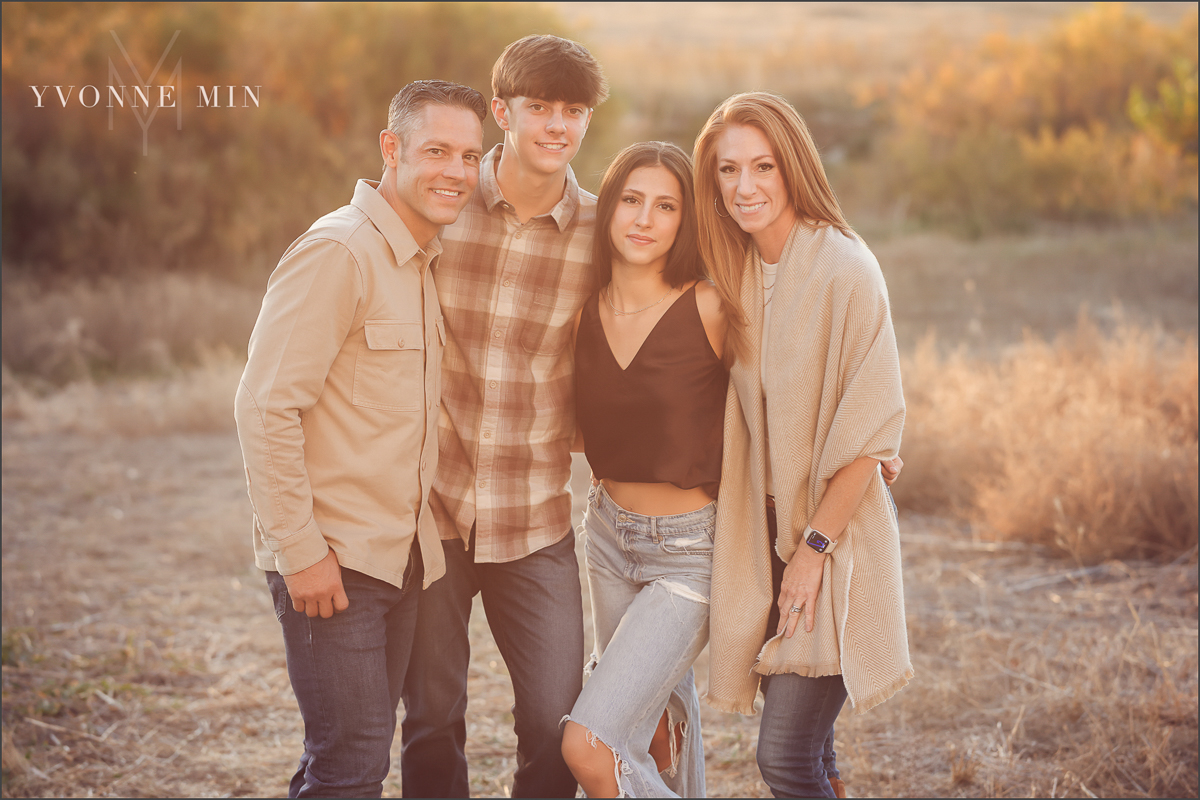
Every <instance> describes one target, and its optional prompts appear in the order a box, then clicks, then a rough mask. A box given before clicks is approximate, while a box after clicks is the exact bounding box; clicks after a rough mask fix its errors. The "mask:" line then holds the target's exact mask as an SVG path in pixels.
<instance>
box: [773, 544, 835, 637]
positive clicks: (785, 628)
mask: <svg viewBox="0 0 1200 800" xmlns="http://www.w3.org/2000/svg"><path fill="white" fill-rule="evenodd" d="M825 559H826V556H823V555H821V554H820V553H818V552H816V551H815V550H813V549H812V548H810V547H809V546H808V545H806V544H804V543H803V542H801V543H800V546H799V547H797V548H796V552H795V553H794V554H793V555H792V560H791V562H790V563H789V564H788V565H787V569H785V570H784V571H783V583H782V584H781V585H780V587H779V628H778V630H776V631H775V633H776V635H778V634H780V633H782V634H783V635H784V636H786V637H787V638H788V639H790V638H792V634H793V633H795V632H796V625H797V624H798V623H799V622H800V615H801V614H803V615H804V630H805V631H806V632H808V633H812V629H813V622H814V621H815V620H816V616H817V595H818V594H819V593H820V591H821V577H822V575H823V574H824V572H825Z"/></svg>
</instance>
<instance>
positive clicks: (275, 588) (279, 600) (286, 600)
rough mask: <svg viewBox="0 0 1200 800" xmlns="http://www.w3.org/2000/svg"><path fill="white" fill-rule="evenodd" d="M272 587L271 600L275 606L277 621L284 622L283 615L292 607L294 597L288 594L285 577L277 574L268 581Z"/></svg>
mask: <svg viewBox="0 0 1200 800" xmlns="http://www.w3.org/2000/svg"><path fill="white" fill-rule="evenodd" d="M268 582H269V584H270V587H271V600H272V603H273V604H274V606H275V619H277V620H281V621H282V620H283V615H284V614H286V613H287V612H288V609H289V608H291V607H292V596H291V595H290V594H288V590H287V583H286V582H284V580H283V576H282V575H278V574H276V575H275V576H273V577H272V578H270V579H269V580H268Z"/></svg>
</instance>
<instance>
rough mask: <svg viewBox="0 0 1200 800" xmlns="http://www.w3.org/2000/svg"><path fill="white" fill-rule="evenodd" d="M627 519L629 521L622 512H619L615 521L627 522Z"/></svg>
mask: <svg viewBox="0 0 1200 800" xmlns="http://www.w3.org/2000/svg"><path fill="white" fill-rule="evenodd" d="M628 521H629V517H627V516H625V515H624V514H620V515H618V516H617V522H628Z"/></svg>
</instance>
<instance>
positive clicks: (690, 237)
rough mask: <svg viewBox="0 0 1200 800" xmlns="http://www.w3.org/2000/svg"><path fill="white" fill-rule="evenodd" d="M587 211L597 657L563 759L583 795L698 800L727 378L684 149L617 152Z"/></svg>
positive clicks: (579, 397)
mask: <svg viewBox="0 0 1200 800" xmlns="http://www.w3.org/2000/svg"><path fill="white" fill-rule="evenodd" d="M596 216H597V220H596V237H595V240H594V241H595V245H594V264H595V267H596V270H597V274H598V276H599V285H600V287H601V288H600V289H599V290H598V291H597V292H596V293H595V294H594V295H592V297H591V298H590V299H589V300H588V302H587V303H585V304H584V307H583V309H582V311H581V312H580V315H579V318H578V321H577V334H576V345H575V359H576V363H575V375H576V379H575V380H576V410H577V418H578V420H579V428H580V432H581V434H582V438H583V443H584V452H585V453H586V455H587V458H588V462H589V464H590V465H591V467H592V472H593V475H594V476H595V478H598V479H599V483H598V485H596V486H594V487H593V489H592V492H591V495H590V497H589V502H588V508H587V512H586V514H585V517H584V528H585V529H586V531H587V540H586V546H585V549H586V553H587V568H588V585H589V589H590V593H591V604H592V614H593V619H594V622H595V625H594V635H595V639H596V658H595V659H594V661H593V664H594V666H593V669H592V672H591V677H590V678H589V679H588V682H587V684H586V686H585V687H584V690H583V693H582V694H581V695H580V696H579V700H578V701H577V702H576V704H575V707H574V708H573V709H572V711H571V714H570V716H569V721H567V722H566V725H565V728H564V732H563V756H564V757H565V758H566V760H567V764H568V765H569V766H570V767H571V770H572V772H573V773H574V774H575V777H576V779H577V780H578V781H579V783H580V785H581V786H582V787H583V790H584V792H586V793H587V796H588V797H615V796H617V795H618V794H620V795H631V796H635V797H663V796H675V795H682V796H685V797H700V796H703V794H704V756H703V752H702V745H701V739H700V717H699V712H700V707H699V699H698V697H697V695H696V689H695V684H694V682H693V679H692V672H691V666H692V662H693V661H694V660H695V659H696V656H697V655H699V653H700V651H701V649H703V647H704V645H705V643H706V641H707V639H708V599H709V576H710V572H711V558H712V548H713V531H714V528H715V514H716V512H715V504H714V500H715V498H716V493H717V486H718V483H719V481H720V477H721V431H722V424H723V419H724V409H725V397H726V393H727V387H728V373H727V371H726V369H725V367H724V365H723V363H722V361H721V355H722V340H723V338H724V327H725V319H724V315H723V313H722V311H721V304H720V300H719V299H718V296H717V292H716V290H715V289H714V288H713V286H712V285H711V284H710V283H708V282H707V281H703V280H701V276H702V270H701V263H700V259H699V257H698V254H697V250H696V218H695V210H694V205H693V193H692V170H691V162H690V160H689V159H688V157H687V154H685V153H684V152H683V151H682V150H680V149H679V148H678V147H676V146H675V145H672V144H667V143H664V142H646V143H642V144H635V145H632V146H631V147H629V148H626V149H625V150H624V151H622V152H621V153H620V154H619V155H618V156H617V157H616V159H615V160H614V161H613V163H612V164H611V165H610V166H609V168H608V171H607V172H606V174H605V176H604V180H603V183H602V185H601V188H600V196H599V199H598V202H597V208H596Z"/></svg>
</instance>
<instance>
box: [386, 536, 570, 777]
mask: <svg viewBox="0 0 1200 800" xmlns="http://www.w3.org/2000/svg"><path fill="white" fill-rule="evenodd" d="M442 545H443V546H444V548H445V552H446V575H445V577H443V578H441V579H439V580H438V581H435V582H434V584H433V585H432V586H430V587H429V588H428V589H426V590H425V591H424V592H423V593H422V595H423V596H422V598H421V611H420V614H419V615H418V620H417V633H416V638H415V644H414V649H413V658H412V663H411V665H410V666H409V671H408V679H407V682H406V683H405V686H404V711H405V713H404V724H403V734H402V736H403V742H404V748H403V751H402V753H403V754H402V756H401V759H400V771H401V776H402V778H401V780H402V783H403V790H404V796H405V797H467V796H468V795H469V793H470V792H469V790H470V784H469V783H468V779H467V759H466V755H465V754H464V751H463V748H464V747H465V745H466V710H467V668H468V666H469V662H470V659H471V644H470V640H469V638H468V630H467V623H468V621H469V620H470V617H471V600H472V598H474V596H475V595H476V594H482V596H483V609H484V611H485V612H486V613H487V619H488V625H489V626H490V627H491V629H492V635H493V636H494V637H495V639H496V645H497V647H499V649H500V655H501V656H503V658H504V663H505V665H506V666H507V667H508V672H509V675H510V677H511V678H512V683H513V696H514V701H515V702H514V704H513V709H512V711H513V718H514V721H515V722H514V728H515V730H516V733H517V770H516V774H515V775H514V776H513V788H512V796H513V797H574V796H575V789H576V783H575V777H574V776H573V775H572V774H571V771H570V769H568V768H567V765H566V762H564V761H563V758H562V729H561V728H560V727H559V724H560V722H561V720H562V718H563V716H564V715H566V714H569V713H570V712H571V707H572V706H573V705H574V704H575V699H576V698H577V697H578V696H579V692H580V691H581V690H582V689H583V663H584V652H583V599H582V597H583V596H582V590H581V587H580V584H579V563H578V561H577V560H576V558H575V537H574V536H573V535H568V536H566V537H565V538H564V539H563V540H562V541H560V542H558V543H557V544H553V545H551V546H550V547H546V548H543V549H541V550H538V551H537V552H535V553H531V554H530V555H528V556H525V557H524V558H520V559H517V560H516V561H509V562H506V563H500V564H476V563H475V536H474V532H472V535H471V546H470V548H469V549H467V550H464V549H463V545H462V542H461V541H459V540H456V541H444V542H442Z"/></svg>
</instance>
